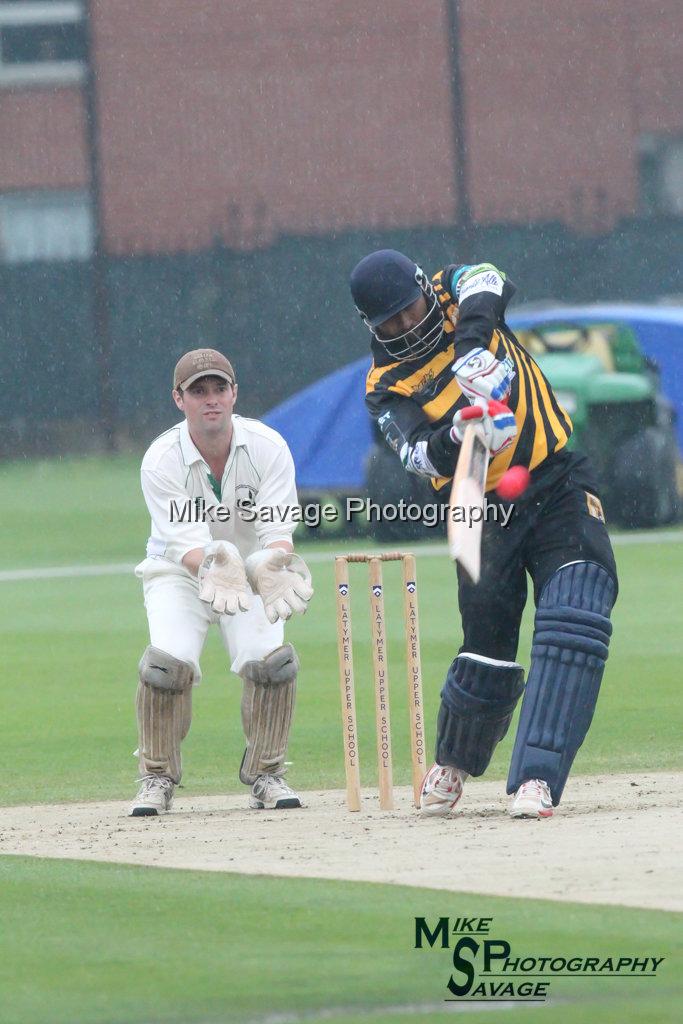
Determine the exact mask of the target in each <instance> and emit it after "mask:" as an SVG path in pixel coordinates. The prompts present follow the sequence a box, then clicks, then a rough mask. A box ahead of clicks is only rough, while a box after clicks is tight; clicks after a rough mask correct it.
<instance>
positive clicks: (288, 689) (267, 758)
mask: <svg viewBox="0 0 683 1024" xmlns="http://www.w3.org/2000/svg"><path fill="white" fill-rule="evenodd" d="M298 671H299V659H298V658H297V655H296V651H295V650H294V648H293V647H292V645H291V644H284V645H283V646H282V647H277V648H276V649H275V650H274V651H271V653H270V654H268V655H267V656H266V657H265V658H261V659H260V660H258V661H247V662H246V663H245V664H244V665H243V667H242V669H241V671H240V675H241V676H242V679H243V681H244V684H243V689H242V728H243V729H244V735H245V736H246V738H247V748H246V750H245V751H244V757H243V758H242V764H241V765H240V781H241V782H244V783H245V785H248V786H250V785H251V784H252V783H254V782H255V781H256V779H257V778H258V777H259V775H278V776H280V775H284V773H285V754H286V752H287V741H288V739H289V730H290V728H291V725H292V718H293V715H294V698H295V695H296V676H297V672H298Z"/></svg>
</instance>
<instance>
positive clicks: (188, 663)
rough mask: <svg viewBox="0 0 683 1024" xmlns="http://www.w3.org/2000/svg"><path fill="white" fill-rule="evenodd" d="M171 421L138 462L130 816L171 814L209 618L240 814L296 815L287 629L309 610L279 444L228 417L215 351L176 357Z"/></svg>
mask: <svg viewBox="0 0 683 1024" xmlns="http://www.w3.org/2000/svg"><path fill="white" fill-rule="evenodd" d="M172 393H173V400H174V402H175V404H176V405H177V407H178V409H179V410H180V411H181V412H182V413H183V415H184V419H183V421H182V422H181V423H179V424H177V425H176V426H174V427H171V429H170V430H167V431H166V432H165V433H163V434H161V435H160V436H159V437H157V439H156V440H155V441H154V442H153V443H152V444H151V446H150V447H149V448H148V450H147V452H146V454H145V457H144V459H143V461H142V473H141V480H142V491H143V494H144V497H145V501H146V503H147V508H148V509H149V514H150V516H151V519H152V528H151V534H150V538H149V540H148V542H147V557H146V558H145V560H144V561H143V562H141V563H140V565H138V566H137V568H136V575H137V576H139V577H140V578H141V579H142V586H143V591H144V597H145V609H146V611H147V619H148V622H149V646H148V647H147V648H146V650H145V651H144V653H143V655H142V659H141V661H140V666H139V674H140V681H139V685H138V690H137V701H136V706H137V724H138V738H139V746H138V751H137V753H138V757H139V771H140V789H139V792H138V794H137V796H136V798H135V800H134V802H133V805H132V808H131V812H130V813H131V815H132V816H143V815H156V814H159V813H160V812H161V811H167V810H169V809H170V807H171V803H172V800H173V792H174V789H175V787H176V786H177V785H178V784H179V783H180V779H181V775H182V762H181V755H180V745H181V743H182V741H183V739H184V738H185V736H187V733H188V731H189V728H190V723H191V720H192V690H193V688H194V687H195V686H197V685H198V683H199V682H200V680H201V670H200V667H199V659H200V655H201V652H202V648H203V646H204V641H205V639H206V634H207V632H208V629H209V626H210V625H211V624H212V623H215V624H216V625H217V626H218V629H219V630H220V634H221V639H222V641H223V644H224V646H225V649H226V651H227V653H228V656H229V658H230V663H231V665H230V667H231V669H232V671H233V672H235V673H237V675H239V676H240V677H241V679H242V688H243V689H242V726H243V729H244V733H245V736H246V749H245V751H244V756H243V758H242V763H241V765H240V769H239V777H240V780H241V782H243V783H244V784H245V785H247V786H250V787H251V796H250V800H249V806H250V807H253V808H258V809H263V808H267V809H273V808H278V809H279V808H289V807H300V806H301V800H300V799H299V796H298V795H297V794H296V793H295V792H294V791H293V790H292V789H291V788H290V786H289V785H288V784H287V782H286V781H285V779H284V774H285V755H286V751H287V741H288V738H289V731H290V727H291V724H292V716H293V712H294V696H295V691H296V677H297V670H298V668H299V661H298V658H297V655H296V652H295V650H294V648H293V647H292V645H291V644H288V643H285V642H284V625H283V623H284V621H286V620H287V619H288V618H289V617H290V616H291V615H292V614H294V613H303V612H305V611H306V608H307V606H308V602H309V601H310V599H311V597H312V595H313V588H312V586H311V575H310V573H309V571H308V569H307V567H306V565H305V563H304V561H303V559H302V558H300V557H299V556H298V555H296V554H294V549H293V546H292V534H293V532H294V527H295V516H294V514H293V509H294V508H295V507H296V503H297V495H296V488H295V482H294V464H293V461H292V456H291V454H290V451H289V449H288V447H287V445H286V443H285V441H284V439H283V438H282V437H281V436H280V435H279V434H278V433H276V432H275V431H274V430H271V429H270V427H267V426H265V424H263V423H259V422H258V421H257V420H253V419H245V418H244V417H242V416H238V415H235V414H234V413H233V409H234V405H235V401H236V398H237V380H236V377H235V372H234V370H233V368H232V365H231V364H230V362H229V360H228V359H226V357H225V356H224V355H222V354H221V353H220V352H217V351H215V350H213V349H197V350H195V351H193V352H187V353H186V354H185V355H184V356H183V357H182V358H181V359H180V360H179V361H178V364H177V365H176V368H175V372H174V375H173V392H172Z"/></svg>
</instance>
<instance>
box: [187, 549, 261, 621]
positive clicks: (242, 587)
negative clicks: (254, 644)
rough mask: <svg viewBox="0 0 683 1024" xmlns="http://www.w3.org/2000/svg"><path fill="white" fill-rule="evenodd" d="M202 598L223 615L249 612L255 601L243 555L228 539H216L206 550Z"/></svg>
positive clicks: (200, 572) (201, 578)
mask: <svg viewBox="0 0 683 1024" xmlns="http://www.w3.org/2000/svg"><path fill="white" fill-rule="evenodd" d="M197 576H198V578H199V597H200V599H201V600H202V601H206V602H207V604H210V605H211V607H212V608H213V610H214V611H215V612H218V614H219V615H236V614H237V612H238V611H242V612H246V611H248V610H249V606H250V604H251V590H250V589H249V584H248V583H247V575H246V572H245V571H244V562H243V561H242V556H241V555H240V553H239V551H238V550H237V548H236V547H235V545H234V544H231V543H230V541H227V540H214V541H212V542H211V544H209V545H208V546H207V547H206V548H205V549H204V561H203V562H202V564H201V565H200V566H199V572H198V574H197Z"/></svg>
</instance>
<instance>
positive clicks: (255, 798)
mask: <svg viewBox="0 0 683 1024" xmlns="http://www.w3.org/2000/svg"><path fill="white" fill-rule="evenodd" d="M249 806H250V807H251V808H252V809H253V810H256V811H282V810H285V809H286V808H288V807H301V798H300V797H299V795H298V793H295V792H294V790H293V789H292V788H291V786H288V785H287V783H286V782H285V780H284V779H281V778H279V776H277V775H259V777H258V779H257V780H256V782H255V783H254V785H253V786H252V787H251V796H250V797H249Z"/></svg>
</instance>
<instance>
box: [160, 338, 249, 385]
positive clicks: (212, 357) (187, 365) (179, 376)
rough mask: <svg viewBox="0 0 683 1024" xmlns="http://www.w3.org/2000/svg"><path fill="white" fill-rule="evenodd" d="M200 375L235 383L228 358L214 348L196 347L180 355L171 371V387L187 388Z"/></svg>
mask: <svg viewBox="0 0 683 1024" xmlns="http://www.w3.org/2000/svg"><path fill="white" fill-rule="evenodd" d="M200 377H222V378H223V379H224V380H227V382H228V383H229V384H234V383H235V371H234V370H233V368H232V365H231V363H230V360H229V359H226V358H225V356H224V355H223V353H222V352H217V351H216V349H215V348H196V349H194V350H193V351H192V352H186V353H185V355H184V356H181V357H180V359H179V360H178V362H177V363H176V367H175V370H174V371H173V387H174V388H187V387H189V386H190V384H192V383H193V382H194V381H195V380H199V378H200Z"/></svg>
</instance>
